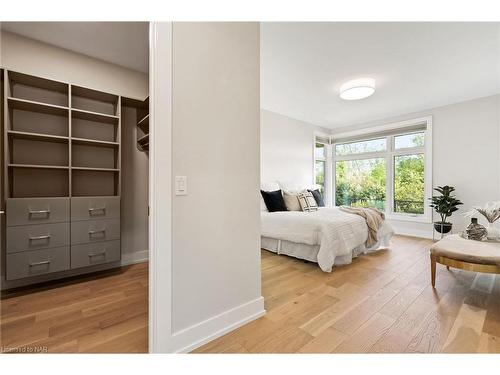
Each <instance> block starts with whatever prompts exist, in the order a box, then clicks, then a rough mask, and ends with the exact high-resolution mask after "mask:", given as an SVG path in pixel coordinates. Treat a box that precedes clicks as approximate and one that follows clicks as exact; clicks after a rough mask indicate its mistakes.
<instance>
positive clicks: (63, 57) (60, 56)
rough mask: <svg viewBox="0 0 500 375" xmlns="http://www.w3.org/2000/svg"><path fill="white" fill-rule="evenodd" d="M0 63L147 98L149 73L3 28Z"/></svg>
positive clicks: (129, 95)
mask: <svg viewBox="0 0 500 375" xmlns="http://www.w3.org/2000/svg"><path fill="white" fill-rule="evenodd" d="M0 48H1V49H0V56H1V61H0V65H1V66H3V67H4V68H7V69H10V70H14V71H19V72H22V73H27V74H33V75H38V76H41V77H45V78H52V79H55V80H59V81H63V82H68V83H72V84H75V85H81V86H86V87H90V88H93V89H96V90H102V91H105V92H109V93H113V94H117V95H122V96H126V97H129V98H133V99H140V100H144V98H146V97H147V96H148V87H149V83H148V75H147V74H144V73H141V72H138V71H134V70H131V69H127V68H124V67H121V66H118V65H116V64H111V63H108V62H105V61H102V60H98V59H95V58H93V57H89V56H85V55H82V54H79V53H76V52H72V51H69V50H66V49H63V48H59V47H55V46H52V45H49V44H45V43H42V42H38V41H35V40H33V39H29V38H25V37H22V36H20V35H17V34H12V33H9V32H6V31H1V46H0Z"/></svg>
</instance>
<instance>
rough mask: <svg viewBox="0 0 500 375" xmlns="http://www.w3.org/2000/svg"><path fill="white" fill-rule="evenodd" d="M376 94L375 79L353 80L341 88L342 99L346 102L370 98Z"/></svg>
mask: <svg viewBox="0 0 500 375" xmlns="http://www.w3.org/2000/svg"><path fill="white" fill-rule="evenodd" d="M374 92H375V80H374V79H373V78H359V79H353V80H352V81H348V82H346V83H344V84H343V85H342V86H340V97H341V98H342V99H344V100H359V99H364V98H368V97H369V96H371V95H373V93H374Z"/></svg>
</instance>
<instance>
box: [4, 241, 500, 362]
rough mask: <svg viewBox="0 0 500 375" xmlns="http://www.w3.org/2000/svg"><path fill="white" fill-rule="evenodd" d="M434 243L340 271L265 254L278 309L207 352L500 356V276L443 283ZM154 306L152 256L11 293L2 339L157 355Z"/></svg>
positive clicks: (43, 347)
mask: <svg viewBox="0 0 500 375" xmlns="http://www.w3.org/2000/svg"><path fill="white" fill-rule="evenodd" d="M431 243H432V242H431V241H430V240H423V239H417V238H410V237H402V236H396V237H394V239H393V240H392V244H391V249H390V250H386V251H381V252H378V253H374V254H371V255H366V256H362V257H359V258H357V259H356V260H355V261H354V262H353V263H352V264H351V265H348V266H342V267H336V268H335V269H334V272H333V273H331V274H327V273H323V272H321V271H320V269H319V268H318V266H317V265H316V264H312V263H304V262H303V261H300V260H298V259H293V258H289V257H286V256H278V255H275V254H272V253H269V252H267V251H262V293H263V296H264V297H265V304H266V310H267V314H266V315H265V316H264V317H262V318H260V319H258V320H256V321H253V322H251V323H249V324H247V325H245V326H243V327H241V328H239V329H237V330H236V331H233V332H231V333H229V334H227V335H225V336H223V337H221V338H218V339H217V340H215V341H213V342H211V343H208V344H207V345H205V346H203V347H201V348H199V349H197V350H196V351H195V352H200V353H210V352H215V353H247V352H248V353H277V352H286V353H295V352H298V353H325V352H326V353H328V352H332V353H365V352H371V353H404V352H406V353H435V352H446V353H475V352H480V353H500V275H497V276H495V275H488V274H475V273H471V272H465V271H458V270H452V269H450V270H449V271H448V270H446V267H444V266H440V265H438V275H437V282H436V289H435V290H433V289H432V287H431V285H430V260H429V246H430V245H431ZM147 301H148V268H147V263H142V264H137V265H133V266H129V267H124V268H122V269H120V270H114V271H106V272H103V273H99V274H97V275H91V276H85V277H78V278H74V279H71V280H66V281H61V282H53V283H50V284H48V285H44V286H41V287H38V288H36V289H33V288H31V289H26V288H25V289H21V290H17V291H15V292H11V293H7V294H4V295H3V296H2V301H1V317H0V346H1V347H2V350H4V351H8V350H9V349H11V348H19V349H20V350H21V351H22V350H24V349H28V350H38V351H48V352H49V353H60V352H89V353H92V352H94V353H96V352H101V353H112V352H121V353H130V352H147V348H148V346H147V345H148V303H147ZM23 348H24V349H23Z"/></svg>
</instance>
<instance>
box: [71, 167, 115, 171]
mask: <svg viewBox="0 0 500 375" xmlns="http://www.w3.org/2000/svg"><path fill="white" fill-rule="evenodd" d="M71 169H73V170H76V171H95V172H119V171H120V170H119V169H117V168H92V167H71Z"/></svg>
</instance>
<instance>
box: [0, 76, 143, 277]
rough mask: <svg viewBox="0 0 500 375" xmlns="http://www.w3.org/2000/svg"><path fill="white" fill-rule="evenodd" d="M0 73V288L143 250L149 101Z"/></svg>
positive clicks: (106, 264)
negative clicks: (1, 210) (1, 214)
mask: <svg viewBox="0 0 500 375" xmlns="http://www.w3.org/2000/svg"><path fill="white" fill-rule="evenodd" d="M1 74H2V106H3V111H2V112H3V116H2V128H3V131H2V138H3V140H2V141H3V152H2V158H3V160H2V165H3V171H2V172H3V173H2V179H3V181H2V197H3V202H2V203H3V204H2V207H5V220H3V221H4V224H2V227H4V228H3V231H4V233H5V236H2V238H5V240H4V246H2V275H4V277H3V279H4V284H8V283H9V282H10V281H13V280H22V282H21V283H22V284H32V283H36V282H40V281H45V280H50V279H53V278H61V277H65V276H71V275H74V274H82V273H88V272H94V271H96V270H102V269H106V268H112V267H119V266H120V265H122V264H123V255H124V248H125V250H126V251H125V252H126V253H131V252H133V251H136V250H143V251H147V225H148V224H147V213H148V207H147V204H148V202H147V199H148V198H147V179H148V175H147V163H148V161H147V157H148V155H147V151H148V150H149V108H148V106H149V100H148V99H147V98H142V99H138V98H126V97H123V96H120V95H117V94H113V93H108V92H103V91H99V90H95V89H92V88H89V87H84V86H80V85H75V84H72V83H67V82H59V81H56V80H52V79H47V78H42V77H38V76H34V75H30V74H25V73H22V72H17V71H11V70H7V69H3V70H2V73H1ZM124 127H125V129H124ZM124 178H125V181H126V184H125V186H124V185H123V181H124ZM136 178H139V180H136ZM144 180H145V181H144ZM124 196H125V197H126V198H127V200H133V202H132V203H131V202H129V201H128V202H126V201H124ZM138 227H140V228H138ZM137 231H140V232H141V235H139V236H138V235H137ZM124 237H125V239H129V238H130V239H133V240H130V242H127V243H124ZM137 247H139V248H137ZM2 287H3V286H2Z"/></svg>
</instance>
